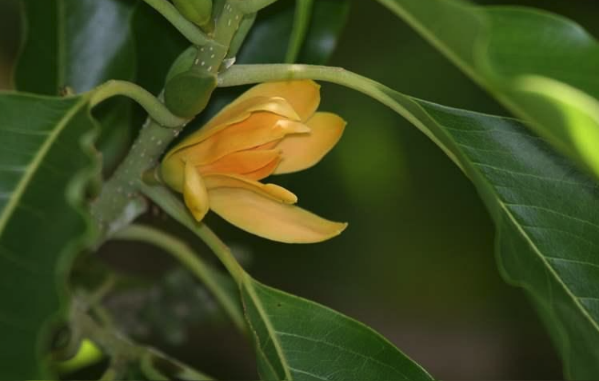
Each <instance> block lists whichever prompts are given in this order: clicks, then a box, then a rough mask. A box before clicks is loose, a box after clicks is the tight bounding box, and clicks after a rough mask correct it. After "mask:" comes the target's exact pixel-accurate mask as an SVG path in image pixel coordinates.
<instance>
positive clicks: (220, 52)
mask: <svg viewBox="0 0 599 381" xmlns="http://www.w3.org/2000/svg"><path fill="white" fill-rule="evenodd" d="M146 1H147V2H148V3H149V4H150V5H153V6H155V8H157V9H158V8H159V9H161V10H163V11H164V12H166V14H170V13H169V12H171V11H173V12H176V9H175V8H174V7H173V6H172V5H170V4H169V3H168V2H167V1H165V0H146ZM165 4H166V5H165ZM163 14H164V13H163ZM177 15H179V13H178V12H177ZM179 16H180V15H179ZM180 17H182V16H180ZM242 19H243V14H242V13H241V12H240V11H239V10H238V9H236V8H235V7H233V6H231V5H230V4H228V3H227V4H226V5H225V7H224V9H223V12H222V13H221V15H220V16H219V18H218V21H217V24H216V28H215V31H214V38H213V39H212V40H203V41H202V43H205V44H206V45H205V46H203V47H201V48H200V49H199V50H198V56H197V58H196V60H195V65H198V66H200V67H201V69H202V70H206V71H209V72H212V73H218V71H219V69H220V68H221V65H222V62H223V60H224V59H225V57H226V55H227V52H228V46H229V44H230V43H231V40H232V39H233V37H234V36H235V33H236V31H237V29H238V28H239V24H240V23H241V21H242ZM179 21H180V20H179ZM182 25H183V24H182ZM193 27H194V28H196V27H195V26H193ZM196 29H197V28H196ZM184 123H185V122H183V123H181V124H180V125H178V126H176V127H173V128H170V129H168V128H164V127H163V126H162V125H161V123H159V122H158V121H156V120H154V119H151V118H149V119H148V121H147V122H146V123H145V124H144V126H143V127H142V130H141V132H140V133H139V136H138V137H137V139H136V141H135V143H134V144H133V146H132V147H131V150H130V151H129V154H128V155H127V157H126V158H125V160H124V161H123V162H122V163H121V165H120V166H119V168H118V169H117V170H116V171H115V173H114V175H113V176H112V177H111V178H110V180H108V181H107V182H106V183H105V184H104V186H103V188H102V191H101V193H100V196H99V198H98V199H96V200H95V201H94V202H93V203H92V205H91V211H92V215H93V217H94V219H95V220H96V222H97V224H98V226H99V228H100V230H101V232H102V234H101V237H102V238H101V240H102V241H103V240H105V239H106V238H107V237H108V236H110V235H111V234H113V233H114V232H116V231H118V230H119V229H121V228H122V227H123V226H127V225H128V224H129V223H130V222H131V221H133V220H134V219H135V218H136V217H137V216H139V215H140V214H141V213H143V212H144V211H145V199H144V198H143V197H142V196H141V194H140V193H139V188H140V184H141V183H142V181H141V179H142V177H143V174H144V172H146V171H147V170H148V169H150V168H152V167H155V166H156V165H157V164H158V162H159V160H160V157H161V156H162V154H163V153H164V151H165V149H166V148H167V147H168V145H169V144H170V143H171V142H172V141H173V140H174V139H175V138H176V137H177V136H178V134H179V132H181V130H182V129H183V128H184V127H185V124H184ZM100 243H101V242H98V244H100Z"/></svg>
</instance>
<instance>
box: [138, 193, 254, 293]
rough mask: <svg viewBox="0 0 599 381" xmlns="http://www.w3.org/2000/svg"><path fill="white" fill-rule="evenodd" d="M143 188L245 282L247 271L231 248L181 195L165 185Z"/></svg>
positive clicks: (233, 273)
mask: <svg viewBox="0 0 599 381" xmlns="http://www.w3.org/2000/svg"><path fill="white" fill-rule="evenodd" d="M141 190H142V192H143V194H144V195H146V196H147V197H148V198H150V200H152V201H154V202H155V203H156V204H157V205H158V206H160V208H161V209H162V210H164V211H165V212H166V213H167V214H168V215H170V216H171V217H173V218H174V219H175V220H177V221H178V222H179V223H180V224H182V225H183V226H185V227H186V228H188V229H189V230H191V231H192V232H193V233H195V234H196V235H197V236H198V237H200V238H201V239H202V240H203V241H204V242H205V243H206V245H208V247H209V248H210V250H212V251H213V252H214V254H215V255H216V256H217V258H218V259H219V260H220V261H221V263H222V264H223V265H224V266H225V268H226V269H227V271H228V272H229V274H231V276H232V277H233V279H235V281H236V282H237V284H241V283H242V282H243V279H244V275H245V272H244V271H243V268H241V266H240V265H239V263H238V262H237V260H236V259H235V256H234V255H233V253H232V252H231V250H230V249H229V248H228V247H227V245H225V243H224V242H223V241H221V240H220V238H218V236H217V235H216V234H214V232H213V231H212V230H210V228H209V227H208V226H207V225H206V224H205V223H203V222H198V221H196V220H195V219H194V218H193V216H192V215H191V213H189V210H188V209H187V208H186V207H185V205H183V203H182V202H181V199H180V198H179V197H177V196H175V195H174V194H173V193H172V192H171V191H170V190H169V189H167V188H166V187H164V186H150V185H145V184H144V185H142V188H141Z"/></svg>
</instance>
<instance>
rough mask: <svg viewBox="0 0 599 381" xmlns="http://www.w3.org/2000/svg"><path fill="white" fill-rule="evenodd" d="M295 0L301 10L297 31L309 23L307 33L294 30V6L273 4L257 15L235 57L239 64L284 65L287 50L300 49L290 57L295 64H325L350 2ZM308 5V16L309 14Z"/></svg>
mask: <svg viewBox="0 0 599 381" xmlns="http://www.w3.org/2000/svg"><path fill="white" fill-rule="evenodd" d="M296 1H297V2H298V4H299V6H298V9H301V10H302V12H301V13H300V16H298V22H299V25H301V26H300V28H303V27H305V26H306V25H304V24H305V23H307V22H309V28H308V30H307V32H305V34H304V33H301V32H302V31H301V30H300V31H298V30H297V29H294V19H295V7H294V5H293V3H292V2H291V1H281V2H279V3H277V4H274V5H272V6H270V7H268V8H266V9H265V10H263V11H261V12H259V13H258V18H257V20H256V23H255V24H254V27H253V29H252V31H251V32H250V34H249V35H248V38H247V39H246V42H245V43H244V45H243V47H242V49H241V51H240V54H239V55H238V57H237V62H238V63H244V64H245V63H280V62H284V61H285V60H286V58H291V54H290V55H288V50H289V49H291V50H295V49H299V50H298V51H296V52H294V54H293V58H297V59H294V61H297V62H302V63H311V64H323V63H325V62H326V61H328V59H329V57H330V56H331V54H332V53H333V50H334V49H335V46H336V45H337V41H338V39H339V37H340V35H341V32H342V31H343V27H344V26H345V23H346V21H347V17H348V15H349V7H350V3H349V0H312V2H313V3H314V4H310V2H311V1H306V0H296ZM310 5H311V8H312V13H311V15H309V14H308V10H309V9H308V8H310ZM304 6H306V7H304ZM300 18H301V20H299V19H300ZM294 33H295V34H294ZM292 34H293V38H292ZM302 34H304V36H305V37H302ZM296 38H297V39H298V40H296ZM290 44H291V45H292V46H291V47H290V46H289V45H290ZM294 44H298V46H293V45H294Z"/></svg>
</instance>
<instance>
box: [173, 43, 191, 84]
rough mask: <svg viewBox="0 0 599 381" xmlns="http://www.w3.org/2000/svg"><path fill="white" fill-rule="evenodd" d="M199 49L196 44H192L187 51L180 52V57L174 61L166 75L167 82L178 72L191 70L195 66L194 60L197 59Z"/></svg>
mask: <svg viewBox="0 0 599 381" xmlns="http://www.w3.org/2000/svg"><path fill="white" fill-rule="evenodd" d="M197 54H198V49H197V48H196V47H195V46H193V45H192V46H190V47H189V48H187V49H185V51H184V52H183V53H181V54H179V57H177V59H176V60H175V62H173V64H172V65H171V68H170V69H169V71H168V74H167V75H166V82H168V81H170V80H171V79H172V78H173V77H174V76H176V75H177V74H181V73H184V72H186V71H189V69H191V67H192V66H193V61H194V60H195V59H196V56H197Z"/></svg>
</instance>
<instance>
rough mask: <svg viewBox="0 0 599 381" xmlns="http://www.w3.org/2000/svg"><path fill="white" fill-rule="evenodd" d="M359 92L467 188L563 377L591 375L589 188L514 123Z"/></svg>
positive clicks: (598, 234) (383, 91)
mask: <svg viewBox="0 0 599 381" xmlns="http://www.w3.org/2000/svg"><path fill="white" fill-rule="evenodd" d="M361 90H362V91H364V92H365V93H367V94H369V95H370V96H372V97H374V98H376V99H378V100H379V101H381V102H383V103H384V104H386V105H388V106H389V107H391V108H392V109H394V110H395V111H397V112H398V113H399V114H401V115H403V116H404V117H406V118H407V119H408V120H409V121H410V122H412V123H413V124H414V125H416V126H417V127H418V128H419V129H420V130H422V131H423V132H424V133H425V134H427V136H429V137H430V138H431V139H432V140H433V141H435V142H436V143H437V145H439V146H440V147H441V148H442V149H443V150H444V152H445V153H446V154H447V155H448V156H449V157H450V158H451V159H452V160H453V161H454V162H455V163H456V164H457V165H458V166H460V168H462V170H463V171H464V173H465V174H466V175H467V176H468V177H469V178H470V179H471V180H472V181H473V182H474V184H475V185H476V188H477V190H478V192H479V194H480V195H481V197H482V199H483V200H484V202H485V204H486V205H487V208H488V209H489V211H490V213H491V216H492V217H493V219H494V221H495V224H496V227H497V237H496V241H497V244H496V247H497V255H498V261H499V264H500V269H501V271H502V273H503V275H504V277H505V278H506V279H507V280H508V281H509V282H510V283H512V284H514V285H518V286H521V287H523V288H524V289H526V290H527V291H528V292H529V293H530V295H531V296H532V298H533V300H534V302H535V303H536V304H537V306H538V308H539V310H540V311H541V313H542V315H543V319H544V320H545V321H546V323H547V325H548V327H549V328H550V332H551V333H552V335H553V338H554V340H555V343H556V345H557V346H558V349H559V351H560V352H561V355H562V358H563V361H564V368H565V373H566V375H567V376H569V377H570V378H575V379H595V378H598V377H599V346H598V345H597V343H598V342H599V304H598V303H597V301H599V245H598V244H597V242H599V185H597V183H596V182H594V181H593V178H591V177H590V176H588V175H587V174H586V173H584V172H581V171H580V170H579V169H578V168H577V166H576V165H574V164H573V163H572V162H571V161H570V160H568V159H567V158H565V157H563V156H561V155H560V154H558V153H556V152H555V151H554V150H553V148H552V147H551V146H550V145H549V144H547V143H546V142H545V141H544V140H543V139H541V138H539V137H537V136H535V135H534V134H533V133H532V132H530V131H529V130H528V129H527V128H526V126H525V125H523V124H522V123H521V122H519V121H517V120H515V119H509V118H501V117H496V116H490V115H484V114H479V113H475V112H469V111H463V110H458V109H452V108H448V107H443V106H439V105H436V104H433V103H429V102H425V101H421V100H417V99H415V98H410V97H407V96H405V95H403V94H400V93H398V92H395V91H392V90H390V89H388V88H386V87H384V86H381V85H379V84H377V83H376V82H372V81H368V80H366V81H364V82H361Z"/></svg>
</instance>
